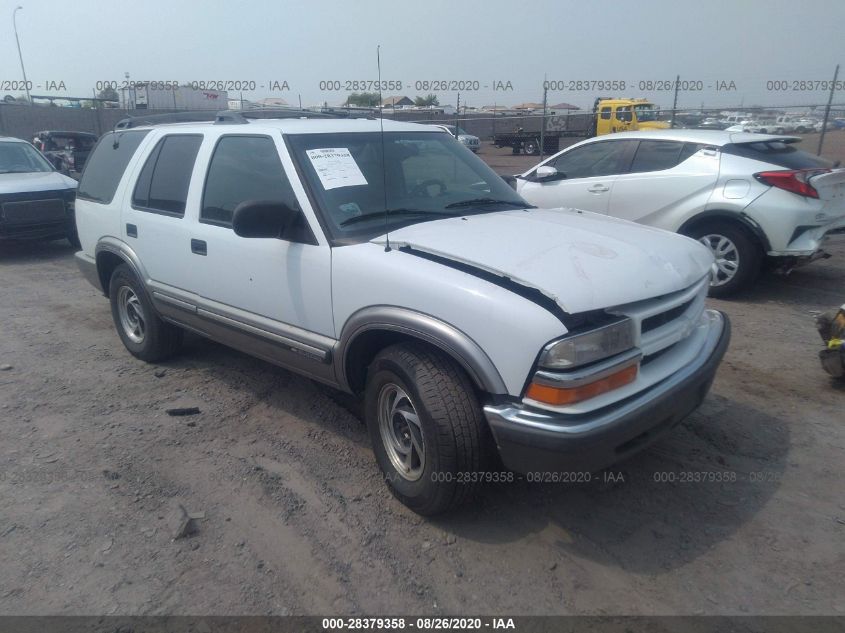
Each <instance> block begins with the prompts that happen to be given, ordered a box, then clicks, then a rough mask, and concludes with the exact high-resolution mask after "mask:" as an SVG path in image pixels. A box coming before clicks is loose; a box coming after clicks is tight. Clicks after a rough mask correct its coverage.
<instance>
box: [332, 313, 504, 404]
mask: <svg viewBox="0 0 845 633" xmlns="http://www.w3.org/2000/svg"><path fill="white" fill-rule="evenodd" d="M373 330H381V331H387V332H398V333H401V334H405V335H407V336H410V337H411V338H416V339H419V340H421V341H425V342H426V343H429V344H431V345H434V346H435V347H437V348H439V349H440V350H442V351H443V352H444V353H446V354H447V355H449V356H450V357H451V358H452V359H454V360H455V361H456V362H457V363H458V364H460V365H461V367H463V368H464V370H465V371H466V372H467V374H468V375H469V377H470V379H471V380H472V381H473V382H474V383H475V385H476V386H477V387H478V388H479V389H481V390H482V391H484V392H486V393H490V394H507V393H508V390H507V387H506V386H505V382H504V381H503V380H502V377H501V375H500V374H499V371H498V370H497V369H496V366H495V365H494V364H493V361H492V360H490V357H489V356H487V353H486V352H485V351H484V350H483V349H481V347H480V346H479V345H478V343H476V342H475V341H474V340H473V339H472V338H470V337H469V336H468V335H467V334H466V333H465V332H463V331H461V330H459V329H458V328H456V327H454V326H452V325H449V324H448V323H446V322H445V321H441V320H440V319H438V318H436V317H433V316H431V315H429V314H424V313H422V312H417V311H415V310H410V309H408V308H401V307H398V306H372V307H368V308H363V309H361V310H358V311H357V312H355V313H354V314H352V316H350V317H349V319H347V321H346V323H345V324H344V325H343V329H342V331H341V335H340V340H339V341H338V343H337V346H336V347H335V352H334V357H335V371H336V375H337V380H338V383H339V384H340V385H342V386H343V388H345V389H347V390H351V388H350V385H349V377H348V376H347V371H346V368H347V364H348V361H349V351H350V350H351V349H352V348H353V347H354V344H355V341H356V339H358V337H360V336H361V335H362V334H364V333H366V332H371V331H373Z"/></svg>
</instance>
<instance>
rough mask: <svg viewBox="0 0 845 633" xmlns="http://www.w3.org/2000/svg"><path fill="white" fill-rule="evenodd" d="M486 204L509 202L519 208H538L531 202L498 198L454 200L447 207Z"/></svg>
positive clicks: (457, 207)
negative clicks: (524, 202)
mask: <svg viewBox="0 0 845 633" xmlns="http://www.w3.org/2000/svg"><path fill="white" fill-rule="evenodd" d="M484 204H509V205H511V206H513V207H516V208H518V209H536V208H537V207H535V206H533V205H530V204H523V203H522V202H516V201H514V200H497V199H496V198H472V199H471V200H461V201H460V202H453V203H452V204H447V205H446V208H447V209H462V208H464V207H475V206H480V205H484Z"/></svg>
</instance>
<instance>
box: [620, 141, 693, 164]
mask: <svg viewBox="0 0 845 633" xmlns="http://www.w3.org/2000/svg"><path fill="white" fill-rule="evenodd" d="M683 147H684V144H683V143H681V142H678V141H640V145H639V147H637V153H636V155H635V156H634V162H633V164H632V165H631V171H632V172H640V171H660V170H663V169H672V167H674V166H675V165H677V164H678V162H679V161H680V157H681V150H682V149H683Z"/></svg>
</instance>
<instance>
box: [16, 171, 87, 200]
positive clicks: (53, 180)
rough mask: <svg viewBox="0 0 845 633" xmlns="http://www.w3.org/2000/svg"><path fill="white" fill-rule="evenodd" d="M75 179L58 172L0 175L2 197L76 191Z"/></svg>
mask: <svg viewBox="0 0 845 633" xmlns="http://www.w3.org/2000/svg"><path fill="white" fill-rule="evenodd" d="M76 184H77V183H76V181H75V180H74V179H73V178H68V177H67V176H65V175H63V174H60V173H59V172H57V171H39V172H29V173H25V174H0V195H2V194H10V193H26V192H28V191H54V190H56V189H76Z"/></svg>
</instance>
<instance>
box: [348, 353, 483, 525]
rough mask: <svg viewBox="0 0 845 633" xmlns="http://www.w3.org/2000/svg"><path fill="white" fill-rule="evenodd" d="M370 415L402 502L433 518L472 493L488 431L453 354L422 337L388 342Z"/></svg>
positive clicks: (376, 367) (376, 444)
mask: <svg viewBox="0 0 845 633" xmlns="http://www.w3.org/2000/svg"><path fill="white" fill-rule="evenodd" d="M364 414H365V418H366V421H367V427H368V429H369V433H370V439H371V441H372V443H373V451H374V453H375V457H376V462H377V463H378V465H379V468H380V469H381V472H382V475H383V476H384V479H385V481H386V482H387V485H388V487H389V488H390V491H391V492H392V493H393V495H394V496H395V497H396V498H397V499H398V500H399V501H401V502H402V503H404V504H405V505H406V506H408V507H409V508H410V509H411V510H413V511H414V512H416V513H418V514H421V515H425V516H431V515H434V514H438V513H441V512H444V511H446V510H449V509H450V508H453V507H455V506H458V505H460V504H462V503H464V502H465V501H466V500H467V499H469V498H470V496H471V495H472V494H473V492H474V491H475V488H476V486H477V484H478V479H480V477H478V474H479V473H480V470H481V468H482V466H483V465H484V463H485V459H484V457H485V455H486V448H485V447H486V446H487V442H488V440H487V435H486V433H487V430H486V427H485V426H484V421H483V417H482V413H481V407H480V406H479V402H478V399H477V398H476V395H475V392H474V390H473V387H472V384H471V383H470V381H469V379H468V378H467V376H466V374H465V373H464V372H463V371H462V370H461V369H460V367H458V366H457V365H456V364H455V363H454V362H453V361H452V360H451V359H449V358H448V357H446V356H445V355H443V354H441V353H440V352H438V351H436V350H433V349H430V348H428V347H425V346H423V345H419V344H415V343H407V344H399V345H393V346H391V347H388V348H385V349H384V350H382V351H381V352H380V353H379V354H378V355H377V356H376V358H375V360H374V361H373V362H372V364H371V365H370V367H369V370H368V372H367V385H366V391H365V393H364Z"/></svg>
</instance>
